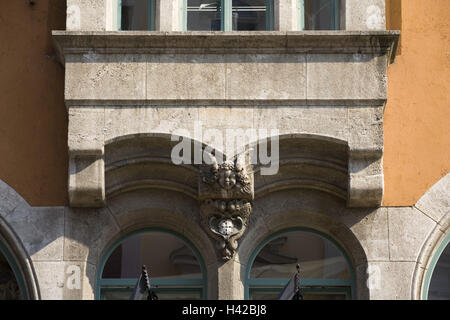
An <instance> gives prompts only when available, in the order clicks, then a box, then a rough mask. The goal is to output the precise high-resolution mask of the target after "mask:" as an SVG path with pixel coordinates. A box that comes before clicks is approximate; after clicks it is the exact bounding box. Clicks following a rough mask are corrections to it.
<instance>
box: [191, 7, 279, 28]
mask: <svg viewBox="0 0 450 320" xmlns="http://www.w3.org/2000/svg"><path fill="white" fill-rule="evenodd" d="M184 12H185V19H184V30H193V31H194V30H199V31H219V30H223V31H231V30H248V31H261V30H272V29H273V27H272V23H273V22H272V21H273V18H272V17H273V0H217V1H215V0H185V10H184Z"/></svg>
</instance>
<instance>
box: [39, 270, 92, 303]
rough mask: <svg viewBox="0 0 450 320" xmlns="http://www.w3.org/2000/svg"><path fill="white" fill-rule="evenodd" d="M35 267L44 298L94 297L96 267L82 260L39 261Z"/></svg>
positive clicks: (72, 298) (42, 297)
mask: <svg viewBox="0 0 450 320" xmlns="http://www.w3.org/2000/svg"><path fill="white" fill-rule="evenodd" d="M33 265H34V269H35V271H36V274H37V278H38V281H39V289H40V293H41V299H42V300H82V299H86V300H89V299H93V298H94V290H93V289H94V282H93V279H94V275H95V268H94V267H93V266H92V265H90V264H88V263H85V262H80V261H70V262H67V261H60V262H56V261H37V262H34V264H33Z"/></svg>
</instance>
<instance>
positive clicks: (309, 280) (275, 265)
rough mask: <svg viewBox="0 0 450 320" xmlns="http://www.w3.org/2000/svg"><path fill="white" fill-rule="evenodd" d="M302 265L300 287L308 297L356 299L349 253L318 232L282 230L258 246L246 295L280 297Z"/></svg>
mask: <svg viewBox="0 0 450 320" xmlns="http://www.w3.org/2000/svg"><path fill="white" fill-rule="evenodd" d="M297 264H299V265H300V289H301V294H302V295H303V298H304V299H305V300H325V299H331V300H336V299H352V298H353V297H354V296H355V295H354V275H353V274H354V273H353V269H352V267H351V265H350V263H349V260H348V258H347V257H346V255H345V253H344V252H343V251H342V250H341V249H339V247H338V245H337V244H335V242H334V241H332V240H329V239H328V238H326V236H325V235H321V234H319V233H317V232H315V231H314V232H312V231H310V230H303V229H300V230H299V229H290V230H286V231H283V232H279V233H277V234H275V235H273V236H271V237H270V238H269V239H266V240H265V241H263V243H262V244H261V245H260V246H259V247H258V248H257V249H256V250H255V252H254V253H253V255H252V256H251V258H250V261H249V264H248V268H247V277H246V286H245V289H246V298H247V299H252V300H266V299H277V297H278V295H279V294H280V292H281V291H282V289H283V288H284V286H285V285H286V284H287V283H288V282H289V280H290V279H291V278H292V277H293V276H294V275H295V273H296V265H297Z"/></svg>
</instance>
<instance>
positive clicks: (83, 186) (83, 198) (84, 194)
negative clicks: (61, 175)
mask: <svg viewBox="0 0 450 320" xmlns="http://www.w3.org/2000/svg"><path fill="white" fill-rule="evenodd" d="M69 201H70V203H71V205H73V206H75V207H102V206H103V205H104V202H105V165H104V161H103V157H102V156H98V155H75V156H71V157H70V160H69Z"/></svg>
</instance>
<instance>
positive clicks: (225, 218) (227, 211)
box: [201, 199, 252, 261]
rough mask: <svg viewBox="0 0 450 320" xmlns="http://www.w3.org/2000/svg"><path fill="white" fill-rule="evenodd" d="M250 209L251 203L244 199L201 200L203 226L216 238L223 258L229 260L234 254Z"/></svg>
mask: <svg viewBox="0 0 450 320" xmlns="http://www.w3.org/2000/svg"><path fill="white" fill-rule="evenodd" d="M251 210H252V204H251V202H250V201H248V200H246V199H240V200H205V201H203V203H202V205H201V214H202V217H201V218H202V223H203V226H204V228H205V229H206V230H207V231H208V232H209V234H210V235H211V236H212V237H213V238H215V239H216V241H217V249H218V250H219V251H220V254H221V256H222V259H223V260H225V261H226V260H230V259H231V258H232V257H233V256H234V254H235V252H236V249H237V247H238V244H237V240H238V239H239V238H240V237H241V236H242V234H243V233H244V232H245V230H246V228H247V224H248V220H249V217H250V213H251Z"/></svg>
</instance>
